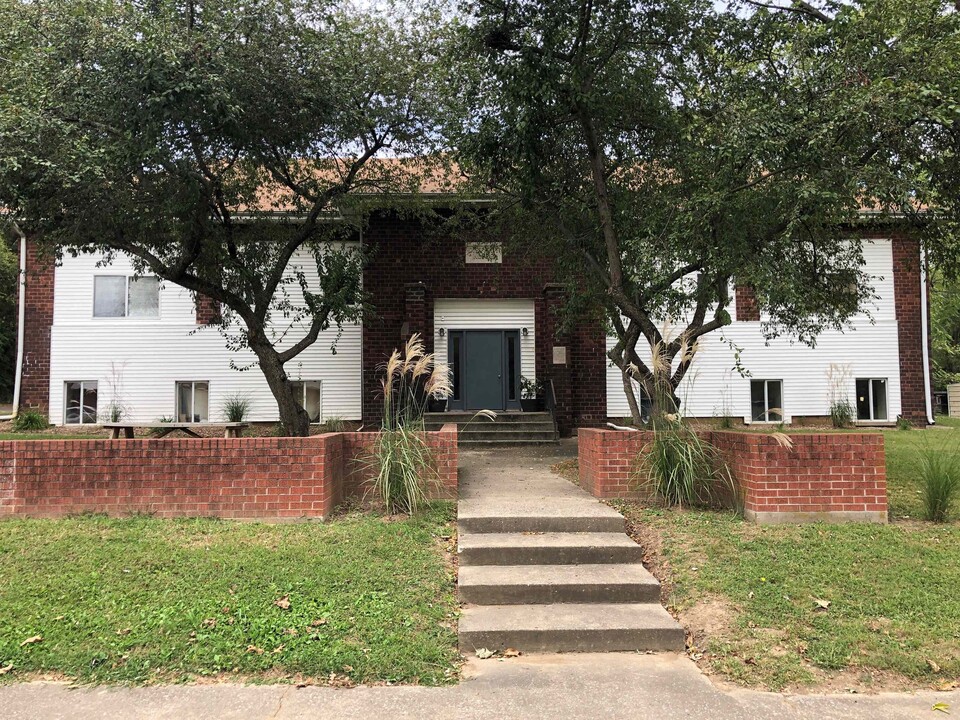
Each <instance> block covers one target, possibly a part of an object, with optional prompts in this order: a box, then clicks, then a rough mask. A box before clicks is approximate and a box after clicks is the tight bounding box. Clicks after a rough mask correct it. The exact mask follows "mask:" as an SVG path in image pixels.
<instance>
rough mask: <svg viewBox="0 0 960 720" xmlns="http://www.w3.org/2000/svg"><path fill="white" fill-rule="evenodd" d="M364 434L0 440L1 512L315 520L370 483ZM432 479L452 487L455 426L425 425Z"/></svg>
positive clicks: (443, 491) (447, 492)
mask: <svg viewBox="0 0 960 720" xmlns="http://www.w3.org/2000/svg"><path fill="white" fill-rule="evenodd" d="M374 441H375V435H374V434H373V433H357V432H346V433H328V434H325V435H315V436H313V437H309V438H239V439H224V438H203V439H193V438H184V439H180V438H177V439H167V438H164V439H142V440H141V439H136V440H15V441H3V442H0V517H2V516H5V515H6V516H10V515H25V516H33V517H61V516H64V515H70V514H75V513H82V512H94V513H106V514H108V515H128V514H131V513H149V514H152V515H156V516H158V517H223V518H259V519H294V518H324V517H327V516H329V515H330V513H331V512H332V510H333V508H334V507H336V505H337V504H339V503H340V502H342V501H343V500H345V499H347V498H351V497H357V496H359V495H361V494H362V493H363V492H365V491H366V489H367V488H369V483H370V480H371V475H372V472H373V468H372V467H371V466H369V465H368V464H367V463H365V462H364V458H368V457H369V451H370V449H371V447H372V444H373V442H374ZM428 443H429V445H430V446H431V448H432V449H433V453H434V458H435V460H436V463H437V471H438V474H439V479H440V487H439V488H438V491H437V493H436V494H437V495H438V496H441V497H446V498H455V497H456V493H457V460H458V452H457V429H456V425H453V424H449V425H444V427H443V428H442V429H441V430H440V431H438V432H431V433H428Z"/></svg>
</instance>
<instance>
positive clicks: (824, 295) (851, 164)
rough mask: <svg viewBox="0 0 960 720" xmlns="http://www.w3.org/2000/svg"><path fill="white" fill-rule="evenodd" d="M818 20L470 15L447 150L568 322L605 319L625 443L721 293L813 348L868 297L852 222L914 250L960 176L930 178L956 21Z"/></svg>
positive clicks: (615, 8)
mask: <svg viewBox="0 0 960 720" xmlns="http://www.w3.org/2000/svg"><path fill="white" fill-rule="evenodd" d="M824 7H825V9H819V8H817V7H815V6H813V5H811V4H808V3H805V2H793V3H792V4H788V3H783V4H782V6H781V5H780V4H778V3H776V2H772V1H771V2H769V3H767V2H745V3H742V4H737V5H736V6H734V7H731V8H727V9H725V10H721V9H717V8H716V7H715V6H714V3H711V2H705V1H701V0H560V1H559V2H555V1H553V0H551V1H549V2H548V1H547V0H476V2H475V3H473V4H472V5H471V6H470V10H471V12H472V18H471V20H470V22H467V23H465V24H464V26H463V27H462V28H461V31H460V32H461V39H460V50H459V55H460V56H461V57H464V58H466V60H465V61H464V62H462V63H461V64H460V66H459V67H458V72H457V73H456V74H455V76H456V77H458V78H462V82H461V84H460V89H459V93H458V96H457V97H458V102H459V104H458V106H457V113H456V114H455V117H456V120H457V122H456V123H455V124H454V126H453V127H452V128H451V129H450V130H449V133H450V137H451V143H452V145H453V146H454V147H455V148H456V151H457V154H458V158H459V160H460V162H461V163H462V165H463V167H464V168H466V169H467V170H468V172H470V173H471V174H472V175H473V176H474V177H475V178H476V179H477V181H478V182H479V183H480V184H486V185H489V186H491V187H493V188H495V189H496V190H497V191H498V192H500V193H501V195H502V198H503V201H502V203H501V209H500V214H501V215H502V216H503V218H504V219H505V221H506V222H509V223H510V224H512V225H513V226H514V227H517V228H521V232H520V238H521V240H523V241H525V242H530V241H531V240H532V241H534V242H537V243H539V244H540V245H541V246H542V248H543V249H544V251H545V252H547V253H549V254H550V255H553V256H555V257H557V258H559V265H560V267H561V270H562V271H563V272H564V273H565V276H566V277H567V278H568V279H569V281H570V283H571V285H572V286H573V287H575V288H576V291H575V292H572V293H570V294H571V296H572V297H573V298H574V299H575V301H576V303H577V304H578V305H581V306H582V305H583V304H584V303H585V302H586V299H585V298H590V299H592V301H593V302H595V303H596V304H598V305H599V306H600V307H602V308H603V309H604V311H605V315H606V317H607V320H608V324H609V327H610V329H611V330H612V331H613V332H614V334H615V335H616V338H617V343H616V346H615V347H614V348H613V349H612V351H611V352H610V358H611V360H612V361H613V363H614V364H615V365H616V366H617V367H618V368H619V369H620V370H621V372H622V374H623V385H624V391H625V393H626V395H627V399H628V401H629V403H630V408H631V412H632V414H633V417H634V420H635V421H637V422H639V421H640V404H639V402H638V400H637V397H636V393H635V389H634V387H635V385H634V381H636V382H639V383H640V385H641V386H642V387H643V389H644V391H645V392H646V394H647V395H648V396H649V397H650V398H651V399H652V400H653V402H654V406H655V408H656V411H657V412H658V413H666V412H673V411H675V409H676V407H677V404H678V402H679V401H678V399H677V395H676V388H677V386H678V385H679V383H680V382H681V381H682V379H683V378H684V376H685V374H686V373H687V371H688V369H689V368H690V366H691V363H692V362H693V360H694V358H695V356H696V349H697V343H698V340H699V338H701V337H703V336H704V335H706V334H708V333H711V332H715V331H718V330H720V329H721V328H723V327H724V326H725V325H727V324H728V323H729V322H730V316H729V312H728V308H729V306H730V303H731V297H730V289H731V287H732V285H733V284H734V283H736V284H739V285H746V286H750V287H752V288H753V289H754V291H755V293H756V295H757V297H758V300H759V301H760V303H761V306H762V307H763V308H764V309H765V311H766V312H767V313H768V315H769V322H767V323H766V324H765V331H766V333H767V335H768V337H773V336H776V335H778V334H785V333H789V334H792V335H795V336H797V337H798V338H799V339H800V340H802V341H804V342H807V343H810V344H813V343H814V342H815V340H816V336H817V334H818V333H819V332H821V331H822V330H824V329H826V328H838V329H842V328H843V327H845V326H846V325H847V323H848V321H849V319H850V317H851V316H852V315H853V314H854V313H856V312H857V311H858V310H859V309H860V308H862V307H863V305H864V302H865V301H866V300H868V299H869V298H871V297H872V296H873V290H872V287H871V281H870V278H869V277H867V275H866V274H865V273H864V271H863V258H862V252H861V244H860V243H859V242H851V239H852V238H855V237H856V227H857V226H858V225H859V224H860V223H861V210H862V209H863V207H864V205H867V206H869V207H870V208H872V209H874V210H876V211H877V213H878V214H879V215H880V216H881V217H885V218H887V219H889V220H893V219H894V218H897V221H898V222H906V223H911V224H913V225H917V226H921V225H922V227H923V228H924V232H926V234H927V238H928V239H929V240H930V242H931V246H933V245H934V243H933V239H934V238H936V237H940V238H941V239H943V238H945V237H946V235H948V234H949V233H946V231H945V230H944V228H946V227H948V225H949V220H950V218H956V217H957V212H956V210H957V196H956V195H952V196H951V195H949V194H947V193H943V194H942V195H941V194H938V193H939V192H940V191H943V190H944V188H946V187H948V186H949V184H950V183H951V182H954V183H955V181H956V178H957V177H958V176H960V174H958V173H957V171H956V167H955V162H956V161H955V159H954V160H952V161H949V162H953V164H954V166H953V167H948V165H949V162H948V161H945V160H944V157H946V155H945V154H944V151H948V150H949V152H950V153H952V155H950V157H952V158H956V153H955V150H956V148H957V146H958V138H957V135H956V128H957V127H960V126H958V125H957V124H956V121H957V120H958V119H960V115H958V100H960V90H958V87H960V86H958V81H957V73H956V72H955V70H956V63H957V58H958V57H960V35H958V27H960V25H958V15H957V13H955V12H953V11H952V10H950V9H949V4H947V3H943V2H938V1H934V0H919V1H918V2H914V1H912V0H909V1H908V0H871V1H870V2H853V3H833V2H830V3H825V4H824ZM935 166H939V167H941V168H945V172H944V174H943V175H941V176H937V175H936V174H935V173H934V172H933V171H932V169H933V168H934V167H935ZM928 203H938V204H939V206H940V208H941V213H940V214H938V215H937V216H936V218H933V217H929V216H928V215H925V214H923V213H921V212H920V211H921V209H922V207H923V205H924V204H928ZM947 245H948V243H946V242H944V243H943V246H944V247H946V246H947ZM662 323H669V324H671V325H674V326H679V327H680V330H679V331H678V332H676V333H674V334H670V333H668V332H665V331H664V325H663V324H662ZM641 340H642V341H643V342H644V343H645V344H646V345H647V346H648V347H649V350H650V353H649V356H650V358H651V359H646V357H641V353H640V351H638V343H640V341H641ZM644 355H646V353H644Z"/></svg>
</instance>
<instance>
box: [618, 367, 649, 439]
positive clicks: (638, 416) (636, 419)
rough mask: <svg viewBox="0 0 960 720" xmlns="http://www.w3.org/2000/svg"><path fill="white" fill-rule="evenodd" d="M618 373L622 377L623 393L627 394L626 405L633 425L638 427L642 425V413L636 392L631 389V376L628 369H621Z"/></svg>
mask: <svg viewBox="0 0 960 720" xmlns="http://www.w3.org/2000/svg"><path fill="white" fill-rule="evenodd" d="M620 375H621V377H623V393H624V395H626V396H627V405H629V406H630V415H631V417H632V419H633V426H634V427H640V426H641V425H643V413H642V412H641V410H640V403H638V402H637V393H636V392H634V390H633V378H632V377H631V375H630V371H629V370H628V369H622V370H621V371H620Z"/></svg>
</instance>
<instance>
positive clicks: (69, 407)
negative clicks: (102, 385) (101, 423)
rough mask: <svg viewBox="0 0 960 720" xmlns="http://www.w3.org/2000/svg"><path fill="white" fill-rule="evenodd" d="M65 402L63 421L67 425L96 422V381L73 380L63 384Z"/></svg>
mask: <svg viewBox="0 0 960 720" xmlns="http://www.w3.org/2000/svg"><path fill="white" fill-rule="evenodd" d="M64 389H65V395H66V403H65V405H64V412H63V422H64V423H65V424H67V425H91V424H94V425H95V424H96V422H97V382H96V381H95V380H83V381H79V382H78V381H74V382H68V383H65V384H64Z"/></svg>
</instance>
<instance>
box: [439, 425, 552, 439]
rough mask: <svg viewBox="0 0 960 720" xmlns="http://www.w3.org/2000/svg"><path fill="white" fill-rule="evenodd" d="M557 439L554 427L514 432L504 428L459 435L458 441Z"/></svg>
mask: <svg viewBox="0 0 960 720" xmlns="http://www.w3.org/2000/svg"><path fill="white" fill-rule="evenodd" d="M556 439H557V435H556V433H555V432H554V431H553V427H552V426H551V427H549V428H538V429H533V428H530V429H526V430H513V429H511V428H510V427H504V428H489V429H488V428H483V429H473V430H469V431H467V432H463V433H460V434H459V437H458V438H457V441H458V442H459V443H464V442H504V443H506V442H517V441H522V442H529V441H534V440H535V441H537V442H553V441H554V440H556Z"/></svg>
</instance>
